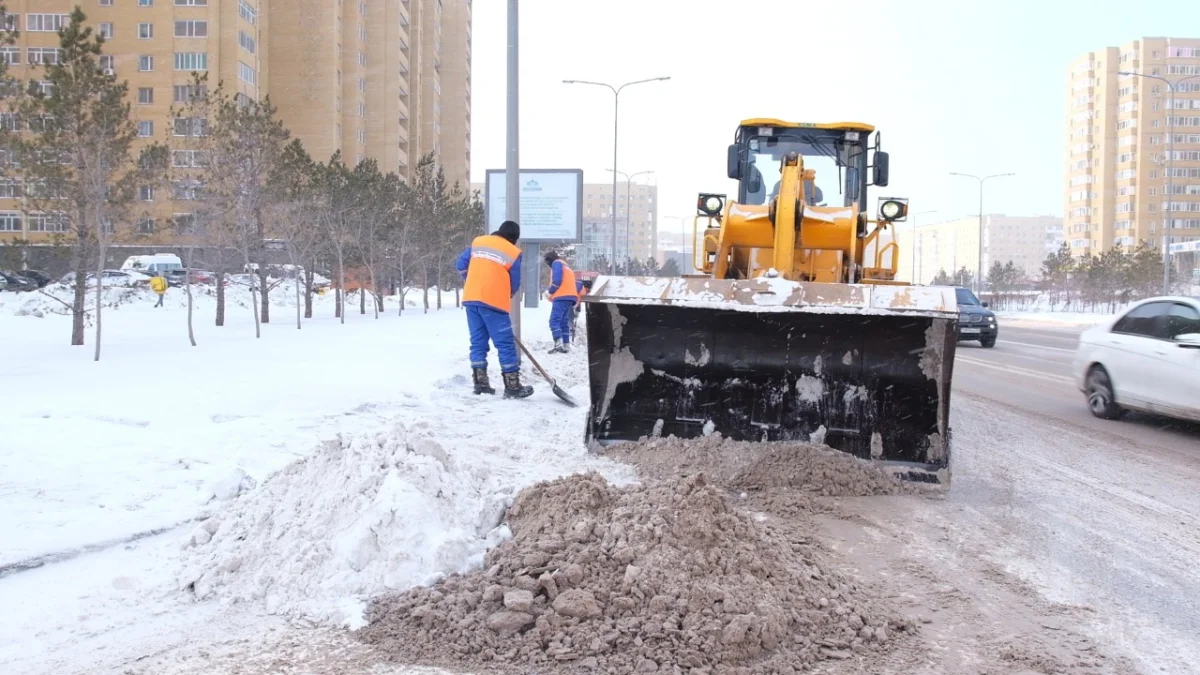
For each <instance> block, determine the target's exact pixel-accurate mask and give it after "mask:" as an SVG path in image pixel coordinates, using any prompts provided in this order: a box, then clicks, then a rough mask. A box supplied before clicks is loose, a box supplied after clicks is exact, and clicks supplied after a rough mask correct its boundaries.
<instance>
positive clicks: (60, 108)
mask: <svg viewBox="0 0 1200 675" xmlns="http://www.w3.org/2000/svg"><path fill="white" fill-rule="evenodd" d="M86 19H87V17H86V16H85V15H84V13H83V11H82V10H80V9H79V8H78V7H76V8H75V11H73V12H72V13H71V21H70V23H69V24H68V25H67V26H66V27H65V28H63V29H62V30H60V31H59V45H60V46H59V49H60V54H61V56H60V57H59V59H58V61H57V63H54V64H52V65H49V66H46V67H45V72H44V74H43V78H44V79H39V80H34V81H31V82H30V83H29V88H28V91H27V95H26V96H25V98H24V100H23V101H22V102H21V104H20V106H19V109H20V118H19V119H21V120H22V121H23V123H24V124H26V125H28V130H29V132H30V133H29V134H28V135H27V136H26V137H24V138H21V139H19V140H18V141H17V147H18V148H19V156H20V158H21V162H20V163H21V168H22V170H23V171H24V173H25V177H26V180H25V183H26V185H27V189H26V197H27V198H28V203H31V204H32V205H33V206H34V207H35V208H36V209H37V210H38V213H37V215H36V216H35V217H36V218H38V219H39V221H40V224H41V227H42V228H43V229H62V230H68V231H69V232H70V233H71V236H70V239H71V241H72V243H73V244H74V245H75V247H76V254H75V298H74V302H73V312H72V314H73V321H72V329H71V344H73V345H82V344H83V342H84V339H83V324H84V312H85V308H84V304H85V287H86V284H87V263H88V260H89V259H90V260H91V261H92V263H93V264H94V265H95V267H94V268H93V269H95V271H96V309H95V329H96V330H95V342H96V349H95V356H94V359H95V360H97V361H98V360H100V345H101V334H102V333H101V329H102V316H101V309H102V306H103V285H104V284H103V280H104V263H105V258H106V256H107V249H108V246H109V244H110V243H112V241H113V237H114V235H115V234H116V233H117V229H118V226H119V225H122V224H127V222H128V217H129V215H130V210H131V204H132V203H133V201H134V199H135V197H136V194H137V186H138V185H139V184H140V183H141V182H142V180H143V177H144V176H145V175H147V174H154V173H157V172H160V171H161V170H162V166H163V163H164V162H165V159H166V149H165V148H164V147H163V146H161V145H157V144H155V145H151V146H149V147H147V148H144V149H143V150H142V153H141V156H140V157H139V158H138V160H137V161H136V162H135V161H134V160H133V154H134V153H133V149H134V147H133V146H134V143H135V142H136V140H137V135H138V134H137V127H136V125H135V124H134V122H133V121H132V119H131V117H130V106H129V102H128V101H127V100H126V94H127V92H128V83H126V82H117V80H116V78H115V77H114V76H113V75H110V74H107V73H105V72H104V71H103V70H101V69H100V67H99V56H100V53H101V51H102V45H103V38H101V37H100V36H99V35H94V34H93V32H92V29H91V28H89V27H86V26H85V25H84V24H85V21H86Z"/></svg>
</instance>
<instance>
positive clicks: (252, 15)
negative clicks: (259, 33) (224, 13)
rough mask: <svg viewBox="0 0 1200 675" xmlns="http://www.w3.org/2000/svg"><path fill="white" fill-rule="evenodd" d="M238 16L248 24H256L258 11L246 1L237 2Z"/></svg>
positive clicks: (239, 0)
mask: <svg viewBox="0 0 1200 675" xmlns="http://www.w3.org/2000/svg"><path fill="white" fill-rule="evenodd" d="M238 14H239V15H240V16H241V17H242V18H243V19H245V20H246V21H247V22H248V23H251V24H256V23H258V10H256V9H255V8H254V6H253V5H251V4H250V3H249V2H246V0H238Z"/></svg>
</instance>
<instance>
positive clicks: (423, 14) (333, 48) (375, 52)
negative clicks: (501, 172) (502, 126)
mask: <svg viewBox="0 0 1200 675" xmlns="http://www.w3.org/2000/svg"><path fill="white" fill-rule="evenodd" d="M130 1H132V0H130ZM159 1H160V2H161V1H163V0H159ZM212 1H213V2H218V1H220V2H230V1H232V0H212ZM237 1H238V2H240V1H242V0H237ZM259 1H260V2H262V1H264V0H259ZM271 13H272V21H271V25H272V29H271V32H270V34H269V35H268V39H269V50H270V55H271V62H272V63H273V64H275V68H274V69H273V70H272V72H271V78H270V80H269V82H268V85H269V90H270V91H269V93H270V95H271V100H272V102H274V103H275V105H276V106H278V108H279V115H280V118H281V119H282V120H283V121H284V123H285V124H286V125H287V126H288V128H289V129H291V130H292V133H293V134H294V135H295V136H296V137H298V138H300V140H301V141H302V142H303V143H304V145H305V147H306V148H307V149H308V152H309V154H311V155H312V156H313V158H314V159H317V160H318V161H325V160H327V159H329V157H330V156H332V155H333V153H334V152H337V151H341V153H342V157H343V160H344V161H345V162H346V163H347V164H351V165H353V164H355V163H357V162H358V161H360V160H362V159H364V158H367V157H370V158H373V159H375V160H376V161H378V162H379V165H380V168H381V169H382V170H385V171H396V172H397V173H399V175H400V176H401V177H403V178H405V179H406V180H407V179H408V178H410V176H411V172H412V170H413V168H414V167H415V166H416V163H417V161H419V160H420V158H421V157H422V156H424V155H426V154H428V153H430V152H432V153H433V154H434V156H435V158H436V159H437V161H438V163H439V165H440V166H441V167H442V169H443V170H444V171H445V174H446V180H447V182H448V183H449V184H451V185H453V184H454V183H455V182H458V183H460V184H461V185H463V186H466V185H467V184H468V183H469V181H470V178H469V175H470V161H471V157H470V133H471V130H470V119H471V110H470V97H471V75H470V73H471V0H370V1H367V0H271Z"/></svg>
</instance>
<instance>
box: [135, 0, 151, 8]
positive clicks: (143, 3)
mask: <svg viewBox="0 0 1200 675" xmlns="http://www.w3.org/2000/svg"><path fill="white" fill-rule="evenodd" d="M153 6H154V0H138V7H153Z"/></svg>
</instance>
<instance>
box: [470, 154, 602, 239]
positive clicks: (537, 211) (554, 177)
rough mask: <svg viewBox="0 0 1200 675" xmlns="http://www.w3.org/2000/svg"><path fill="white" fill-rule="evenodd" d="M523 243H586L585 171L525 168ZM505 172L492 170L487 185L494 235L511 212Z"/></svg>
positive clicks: (487, 219) (485, 191) (488, 219)
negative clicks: (584, 222)
mask: <svg viewBox="0 0 1200 675" xmlns="http://www.w3.org/2000/svg"><path fill="white" fill-rule="evenodd" d="M520 177H521V178H520V180H521V215H520V218H519V219H518V222H519V223H520V224H521V241H522V242H525V243H530V244H538V243H555V244H557V243H571V244H577V243H580V242H581V241H583V170H582V169H521V172H520ZM507 194H508V193H507V181H506V180H505V172H504V169H488V171H487V179H486V182H485V183H484V185H483V201H484V205H485V210H486V216H485V225H486V228H487V231H488V232H494V231H495V230H496V228H498V227H500V223H503V222H504V220H505V213H506V212H507V210H508V199H507Z"/></svg>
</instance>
